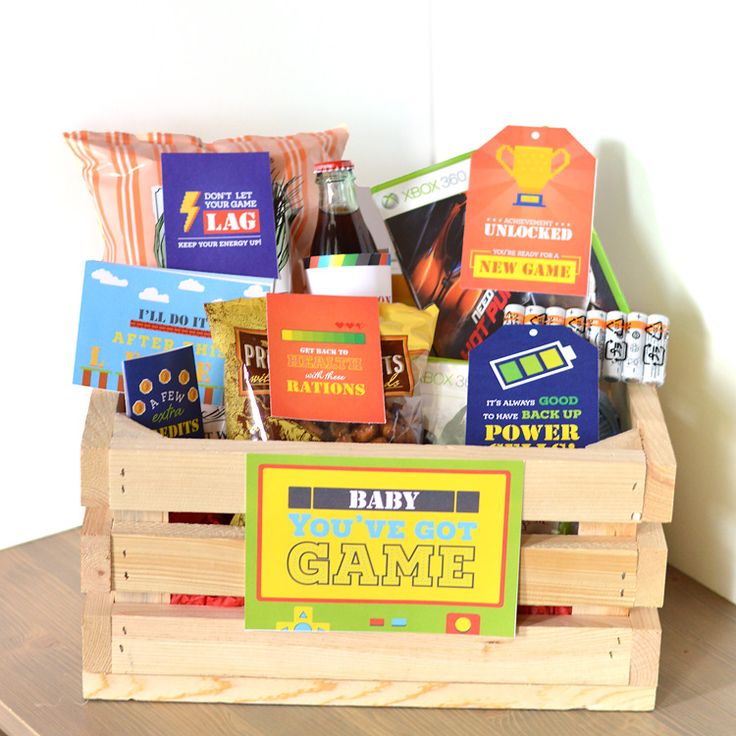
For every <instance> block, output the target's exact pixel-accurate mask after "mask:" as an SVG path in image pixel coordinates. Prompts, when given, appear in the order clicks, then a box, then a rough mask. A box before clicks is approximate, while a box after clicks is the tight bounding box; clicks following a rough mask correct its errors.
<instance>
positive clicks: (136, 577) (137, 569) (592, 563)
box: [112, 520, 637, 607]
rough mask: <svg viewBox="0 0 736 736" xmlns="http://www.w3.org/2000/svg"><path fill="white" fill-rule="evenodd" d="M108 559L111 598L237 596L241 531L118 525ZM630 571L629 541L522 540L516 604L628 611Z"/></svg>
mask: <svg viewBox="0 0 736 736" xmlns="http://www.w3.org/2000/svg"><path fill="white" fill-rule="evenodd" d="M112 557H113V585H114V587H115V589H116V590H121V591H139V592H142V591H162V592H171V593H191V594H199V595H234V596H242V595H243V586H244V583H243V581H244V575H245V570H244V565H245V550H244V536H243V529H242V528H237V527H229V526H218V525H199V524H164V525H162V524H152V523H148V524H147V523H142V522H118V521H117V520H116V521H115V524H114V527H113V542H112ZM636 564H637V547H636V540H635V539H616V538H606V537H579V536H575V535H572V536H561V535H542V534H538V535H523V537H522V546H521V566H520V583H519V586H520V589H519V602H520V603H521V604H523V605H572V604H574V603H587V604H590V605H593V604H598V605H607V604H608V605H614V604H619V605H621V604H623V605H626V606H629V607H631V606H633V605H634V604H635V603H636V592H637V576H636Z"/></svg>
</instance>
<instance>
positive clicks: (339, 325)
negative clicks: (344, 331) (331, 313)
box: [335, 322, 345, 327]
mask: <svg viewBox="0 0 736 736" xmlns="http://www.w3.org/2000/svg"><path fill="white" fill-rule="evenodd" d="M344 324H345V323H344V322H335V326H336V327H342V326H343V325H344Z"/></svg>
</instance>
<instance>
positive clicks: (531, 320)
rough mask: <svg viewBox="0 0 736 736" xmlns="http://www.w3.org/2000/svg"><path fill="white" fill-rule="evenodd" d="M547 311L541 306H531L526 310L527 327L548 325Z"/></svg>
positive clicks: (525, 320)
mask: <svg viewBox="0 0 736 736" xmlns="http://www.w3.org/2000/svg"><path fill="white" fill-rule="evenodd" d="M546 319H547V310H545V308H544V307H540V306H539V304H530V305H529V306H528V307H527V308H526V309H525V310H524V324H525V325H543V324H546Z"/></svg>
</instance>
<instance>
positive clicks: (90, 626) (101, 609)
mask: <svg viewBox="0 0 736 736" xmlns="http://www.w3.org/2000/svg"><path fill="white" fill-rule="evenodd" d="M111 615H112V593H87V595H86V596H85V597H84V609H83V612H82V664H83V669H84V670H86V671H87V672H110V671H111V669H112V653H111V647H112V628H111V627H112V619H111Z"/></svg>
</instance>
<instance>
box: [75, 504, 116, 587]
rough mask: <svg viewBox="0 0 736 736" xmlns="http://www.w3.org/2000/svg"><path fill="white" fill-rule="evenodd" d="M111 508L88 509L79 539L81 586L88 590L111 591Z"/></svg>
mask: <svg viewBox="0 0 736 736" xmlns="http://www.w3.org/2000/svg"><path fill="white" fill-rule="evenodd" d="M111 527H112V514H111V513H110V509H108V508H106V507H104V506H98V507H93V508H89V509H86V510H85V512H84V521H83V522H82V533H81V536H80V540H79V548H80V552H81V562H82V565H81V588H82V592H83V593H87V592H98V593H101V592H109V591H110V590H111V589H112V585H111V578H110V530H111Z"/></svg>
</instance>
